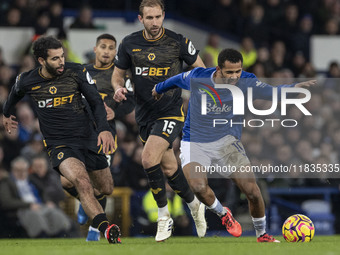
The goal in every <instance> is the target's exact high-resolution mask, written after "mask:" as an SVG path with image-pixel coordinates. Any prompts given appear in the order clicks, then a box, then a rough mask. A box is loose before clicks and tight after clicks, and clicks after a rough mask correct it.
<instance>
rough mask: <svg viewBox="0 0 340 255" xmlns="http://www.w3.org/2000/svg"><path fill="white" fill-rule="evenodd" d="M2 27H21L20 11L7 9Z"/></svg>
mask: <svg viewBox="0 0 340 255" xmlns="http://www.w3.org/2000/svg"><path fill="white" fill-rule="evenodd" d="M3 25H4V26H7V27H22V26H23V24H22V21H21V11H20V10H19V9H18V8H15V7H11V8H10V9H8V11H7V14H6V20H5V21H4V24H3Z"/></svg>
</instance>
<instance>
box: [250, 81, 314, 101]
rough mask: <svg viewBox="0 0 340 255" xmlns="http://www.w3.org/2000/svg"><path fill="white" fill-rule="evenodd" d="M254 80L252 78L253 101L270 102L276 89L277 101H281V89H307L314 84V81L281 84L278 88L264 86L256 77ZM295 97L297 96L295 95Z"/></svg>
mask: <svg viewBox="0 0 340 255" xmlns="http://www.w3.org/2000/svg"><path fill="white" fill-rule="evenodd" d="M254 77H255V78H252V79H251V80H252V87H253V89H254V92H253V93H254V99H264V100H272V97H273V89H274V88H277V93H278V99H279V100H280V99H281V90H282V88H294V87H295V88H309V87H310V86H313V85H315V84H316V80H310V81H305V82H300V83H293V84H282V85H279V86H272V85H269V84H266V83H264V82H261V81H259V80H258V79H257V78H256V76H255V75H254ZM295 96H298V94H296V95H295Z"/></svg>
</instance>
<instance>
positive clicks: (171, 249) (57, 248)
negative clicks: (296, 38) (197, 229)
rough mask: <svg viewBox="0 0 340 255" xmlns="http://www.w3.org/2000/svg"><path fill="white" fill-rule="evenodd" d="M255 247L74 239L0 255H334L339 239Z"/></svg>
mask: <svg viewBox="0 0 340 255" xmlns="http://www.w3.org/2000/svg"><path fill="white" fill-rule="evenodd" d="M278 239H279V240H280V241H281V243H256V239H255V237H240V238H234V237H207V238H197V237H171V238H170V239H169V240H167V241H165V242H161V243H157V242H155V241H154V239H153V238H122V242H123V243H122V244H119V245H116V244H115V245H109V244H108V242H107V241H106V240H104V239H102V240H101V241H100V242H89V243H87V242H86V241H85V239H83V238H77V239H0V254H1V255H45V254H46V255H130V254H131V255H143V254H146V255H163V254H164V255H167V254H169V255H175V254H185V255H189V254H193V255H201V254H202V255H215V254H216V255H222V254H223V255H225V254H228V255H238V254H259V255H265V254H270V255H281V254H282V255H291V254H292V255H295V254H298V255H313V254H318V255H320V254H322V255H333V254H334V255H335V254H340V245H339V243H340V236H315V237H314V239H313V241H312V242H310V243H287V242H286V241H284V240H283V238H282V237H278Z"/></svg>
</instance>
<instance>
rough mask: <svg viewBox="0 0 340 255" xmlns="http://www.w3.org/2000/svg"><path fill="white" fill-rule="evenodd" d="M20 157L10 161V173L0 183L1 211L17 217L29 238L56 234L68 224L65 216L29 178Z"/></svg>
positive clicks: (41, 188)
mask: <svg viewBox="0 0 340 255" xmlns="http://www.w3.org/2000/svg"><path fill="white" fill-rule="evenodd" d="M28 168H29V164H28V162H27V161H26V160H25V159H24V158H20V157H18V158H16V159H15V160H13V161H12V163H11V176H10V177H9V178H5V179H3V180H2V181H1V183H0V204H1V210H3V211H4V212H6V217H12V218H13V217H18V219H19V221H20V224H21V225H22V226H23V227H24V229H25V230H26V232H27V234H28V236H29V237H39V236H40V237H42V236H46V235H47V236H48V237H53V236H58V235H60V234H65V233H66V232H67V231H68V230H69V229H70V227H71V224H70V221H69V219H68V218H67V216H66V215H65V214H64V213H63V212H62V211H61V210H60V209H58V208H57V207H56V206H55V204H54V203H53V202H52V201H47V200H43V199H44V192H45V191H44V187H39V185H38V184H37V183H34V182H33V181H32V180H30V179H29V175H28Z"/></svg>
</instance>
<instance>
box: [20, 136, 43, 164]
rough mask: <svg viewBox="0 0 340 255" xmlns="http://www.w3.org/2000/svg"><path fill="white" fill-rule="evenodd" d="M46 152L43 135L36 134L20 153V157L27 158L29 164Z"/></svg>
mask: <svg viewBox="0 0 340 255" xmlns="http://www.w3.org/2000/svg"><path fill="white" fill-rule="evenodd" d="M43 152H44V145H43V137H42V135H41V133H38V132H35V133H33V134H32V135H31V137H30V139H29V141H28V142H26V143H25V146H24V147H23V148H22V150H21V151H20V155H21V156H23V157H24V158H26V159H27V160H28V161H29V162H31V160H32V159H33V158H34V157H36V156H39V155H41V154H42V153H43Z"/></svg>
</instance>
